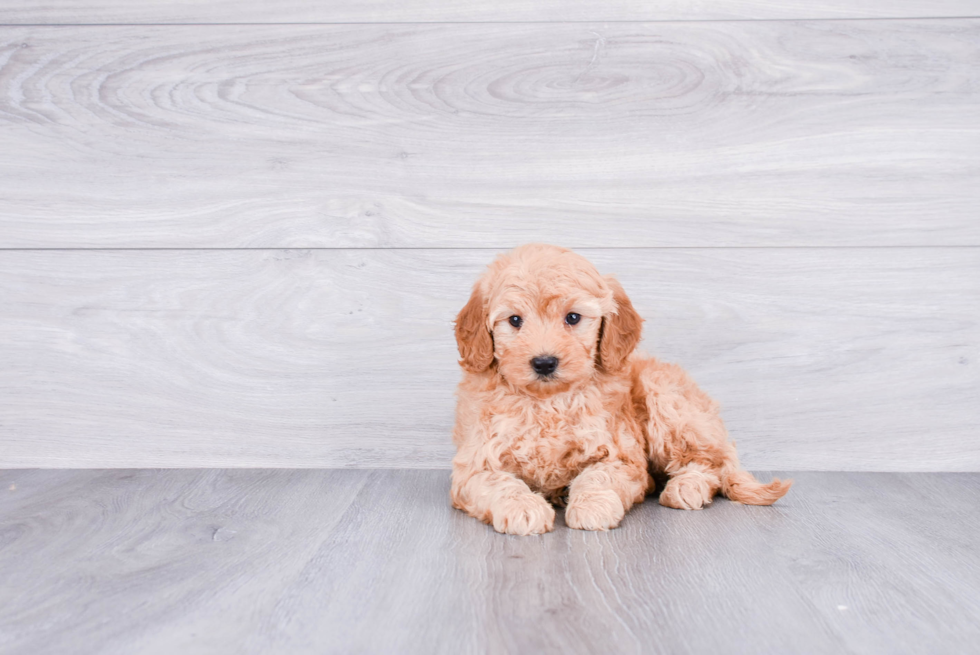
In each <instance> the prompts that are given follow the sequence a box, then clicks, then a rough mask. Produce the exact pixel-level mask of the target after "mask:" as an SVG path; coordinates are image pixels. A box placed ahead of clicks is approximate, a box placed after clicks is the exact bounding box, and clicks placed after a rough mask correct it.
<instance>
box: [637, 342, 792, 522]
mask: <svg viewBox="0 0 980 655" xmlns="http://www.w3.org/2000/svg"><path fill="white" fill-rule="evenodd" d="M632 376H633V379H632V385H633V389H632V395H633V404H634V407H635V409H636V413H637V416H638V418H639V419H640V422H641V423H642V424H643V432H644V438H645V439H646V451H647V457H648V458H649V461H650V465H651V468H652V469H653V471H654V472H655V473H666V474H667V475H668V476H669V478H670V479H669V480H668V481H667V483H666V485H664V488H663V491H662V492H661V494H660V504H661V505H665V506H667V507H674V508H676V509H701V508H702V507H704V506H705V505H707V504H708V503H710V502H711V499H712V498H713V497H714V496H715V494H717V493H722V494H724V495H725V496H726V497H727V498H728V499H730V500H733V501H737V502H740V503H745V504H748V505H771V504H772V503H774V502H775V501H776V500H778V499H779V498H781V497H783V496H784V495H785V494H786V492H787V491H789V488H790V486H791V485H792V481H791V480H785V481H781V480H779V479H776V480H773V481H772V482H770V483H768V484H762V483H760V482H759V481H757V480H756V479H755V478H754V477H753V476H752V474H751V473H749V472H748V471H744V470H742V468H741V467H740V465H739V462H738V454H737V452H736V450H735V444H734V443H732V442H730V441H729V440H728V431H727V430H726V429H725V424H724V422H723V421H722V419H721V416H720V415H719V411H718V409H719V408H718V404H717V403H716V402H715V401H714V400H712V399H711V398H710V397H709V396H708V395H707V394H706V393H704V391H702V390H701V389H700V388H698V386H697V385H696V384H695V383H694V381H693V380H691V378H690V376H688V375H687V373H685V372H684V370H683V369H681V368H680V367H679V366H676V365H674V364H665V363H662V362H659V361H657V360H656V359H652V358H650V359H641V358H637V359H635V360H634V361H633V362H632Z"/></svg>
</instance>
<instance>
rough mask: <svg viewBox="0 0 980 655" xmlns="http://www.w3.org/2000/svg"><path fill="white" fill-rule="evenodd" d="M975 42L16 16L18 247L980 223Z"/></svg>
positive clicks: (646, 234)
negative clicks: (49, 21)
mask: <svg viewBox="0 0 980 655" xmlns="http://www.w3.org/2000/svg"><path fill="white" fill-rule="evenodd" d="M534 4H535V3H523V5H522V6H528V7H531V6H533V5H534ZM350 5H351V6H358V5H357V3H350ZM45 6H54V5H51V4H50V3H45ZM119 6H120V7H122V6H123V4H122V3H120V4H119ZM126 6H129V5H126ZM132 6H134V7H135V6H137V5H132ZM138 6H140V7H142V6H143V5H142V4H140V5H138ZM160 6H161V7H162V6H163V5H160ZM167 6H173V7H176V5H171V4H168V5H167ZM197 6H199V7H206V6H207V7H211V6H215V5H212V4H210V3H202V4H199V5H197ZM251 6H255V5H251ZM270 6H271V5H270ZM317 6H319V5H317ZM338 6H339V5H338ZM467 6H470V5H467ZM276 7H277V10H278V5H276ZM181 10H182V9H181ZM175 11H176V9H175ZM978 62H980V20H922V21H870V22H860V21H858V22H849V21H844V22H836V21H829V22H809V23H808V22H734V23H710V22H709V23H627V24H613V23H610V24H602V23H596V24H580V25H575V24H519V25H501V24H496V25H459V24H457V25H344V26H297V25H291V26H290V25H287V26H213V25H211V26H168V27H160V26H157V27H153V26H139V27H120V26H114V27H71V28H67V27H66V28H43V27H24V28H12V27H11V28H3V29H0V151H2V152H3V153H4V156H3V157H2V158H0V247H6V248H45V247H66V248H80V247H180V248H196V247H236V248H237V247H492V248H505V247H510V246H512V245H514V244H516V243H520V242H526V241H538V240H540V241H562V242H563V243H566V244H567V245H570V246H577V247H584V246H624V247H628V246H719V245H729V246H730V245H742V246H757V245H778V246H788V245H803V246H815V245H915V246H919V245H966V244H972V245H980V222H978V221H977V220H976V208H977V206H978V205H980V184H977V180H978V178H980V131H978V130H977V116H978V115H980V65H978Z"/></svg>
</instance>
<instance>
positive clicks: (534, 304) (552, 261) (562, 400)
mask: <svg viewBox="0 0 980 655" xmlns="http://www.w3.org/2000/svg"><path fill="white" fill-rule="evenodd" d="M642 323H643V319H641V318H640V317H639V315H638V314H637V313H636V310H634V309H633V305H632V304H630V301H629V298H627V296H626V293H625V292H624V291H623V288H622V286H620V284H619V282H617V281H616V280H615V279H613V278H612V277H603V276H601V275H599V273H598V272H597V271H596V269H595V268H594V267H593V266H592V265H591V264H590V263H589V262H588V261H586V260H585V259H584V258H583V257H581V256H579V255H577V254H575V253H573V252H571V251H569V250H565V249H563V248H557V247H554V246H547V245H540V244H532V245H527V246H522V247H520V248H517V249H516V250H514V251H512V252H510V253H508V254H506V255H501V256H500V257H498V258H497V260H496V261H494V262H493V263H492V264H491V265H490V267H489V269H488V270H487V272H486V273H485V274H484V275H483V277H481V278H480V280H479V281H477V283H476V285H475V286H474V287H473V293H472V295H471V296H470V299H469V302H467V303H466V306H465V307H463V309H462V311H460V313H459V315H458V316H457V317H456V342H457V345H458V346H459V354H460V357H461V359H460V361H459V364H460V366H461V367H462V368H463V371H464V373H463V379H462V381H461V382H460V384H459V389H458V403H457V407H456V425H455V428H454V430H453V441H454V442H455V444H456V448H457V453H456V457H455V458H454V459H453V473H452V489H451V497H452V503H453V506H454V507H456V508H458V509H461V510H463V511H464V512H466V513H467V514H469V515H471V516H473V517H476V518H478V519H480V520H481V521H484V522H486V523H489V524H490V525H492V526H493V528H494V529H495V530H497V531H498V532H505V533H509V534H517V535H530V534H541V533H544V532H548V531H550V530H551V529H552V528H553V527H554V522H555V510H554V507H553V505H567V507H566V510H565V522H566V523H567V524H568V525H569V527H572V528H578V529H581V530H608V529H611V528H615V527H616V526H617V525H619V522H620V521H622V520H623V516H625V514H626V512H627V511H628V510H629V509H630V507H631V506H632V505H633V504H634V503H637V502H641V501H642V500H643V498H644V496H645V495H646V494H647V493H650V492H652V491H653V490H654V486H655V485H654V481H653V475H658V476H662V475H666V476H667V478H668V479H667V482H666V485H665V486H664V487H663V490H662V491H661V493H660V504H661V505H665V506H667V507H674V508H677V509H701V508H702V507H704V506H705V505H707V504H708V503H710V502H711V499H712V498H713V497H714V496H715V494H717V493H722V494H724V495H725V496H727V497H728V498H730V499H731V500H734V501H738V502H742V503H747V504H751V505H770V504H772V503H773V502H775V501H776V500H777V499H779V498H781V497H782V496H783V495H784V494H785V493H786V492H787V491H788V490H789V488H790V485H791V484H792V482H791V481H785V482H781V481H779V480H778V479H777V480H773V481H772V482H771V483H769V484H765V485H764V484H761V483H759V482H757V481H756V480H755V478H753V477H752V475H751V474H750V473H748V472H746V471H743V470H742V469H741V468H740V467H739V463H738V456H737V455H736V453H735V446H734V444H732V443H730V442H729V441H728V433H727V431H726V430H725V425H724V423H722V420H721V418H720V417H719V415H718V405H717V403H715V402H714V401H713V400H712V399H711V398H709V397H708V396H707V395H706V394H705V393H704V392H703V391H701V389H699V388H698V387H697V386H696V385H695V384H694V382H693V381H692V380H691V379H690V378H689V377H688V376H687V374H686V373H685V372H684V371H683V370H681V368H680V367H678V366H676V365H674V364H665V363H663V362H659V361H657V360H656V359H654V358H651V357H645V356H642V355H639V354H637V353H634V350H635V348H636V345H637V343H639V341H640V331H641V327H642ZM651 474H652V475H651Z"/></svg>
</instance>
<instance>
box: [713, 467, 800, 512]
mask: <svg viewBox="0 0 980 655" xmlns="http://www.w3.org/2000/svg"><path fill="white" fill-rule="evenodd" d="M792 486H793V481H792V480H780V479H779V478H775V479H773V481H772V482H770V483H769V484H762V483H761V482H759V481H758V480H756V479H755V478H754V477H753V476H752V474H751V473H749V472H748V471H743V470H741V469H737V468H726V469H723V470H722V472H721V492H722V493H723V494H725V497H727V498H728V499H729V500H734V501H736V502H739V503H745V504H746V505H772V504H773V503H774V502H776V501H777V500H779V499H780V498H782V497H783V496H785V495H786V492H787V491H789V488H790V487H792Z"/></svg>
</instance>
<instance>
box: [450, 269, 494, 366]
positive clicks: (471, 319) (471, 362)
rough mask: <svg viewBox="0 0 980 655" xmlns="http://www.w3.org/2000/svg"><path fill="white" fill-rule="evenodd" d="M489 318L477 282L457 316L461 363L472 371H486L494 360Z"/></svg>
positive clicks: (457, 335)
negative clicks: (488, 325)
mask: <svg viewBox="0 0 980 655" xmlns="http://www.w3.org/2000/svg"><path fill="white" fill-rule="evenodd" d="M487 318H488V316H487V307H486V303H485V302H484V300H483V294H482V293H480V285H479V284H476V285H475V286H474V287H473V294H472V295H471V296H470V300H469V302H468V303H466V306H465V307H463V309H462V310H460V312H459V315H457V316H456V346H457V347H458V348H459V356H460V357H461V358H462V359H460V360H459V365H460V366H462V367H463V368H464V369H466V370H467V371H469V372H471V373H479V372H480V371H485V370H487V368H489V366H490V364H491V362H493V336H492V335H491V334H490V330H488V329H487Z"/></svg>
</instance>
